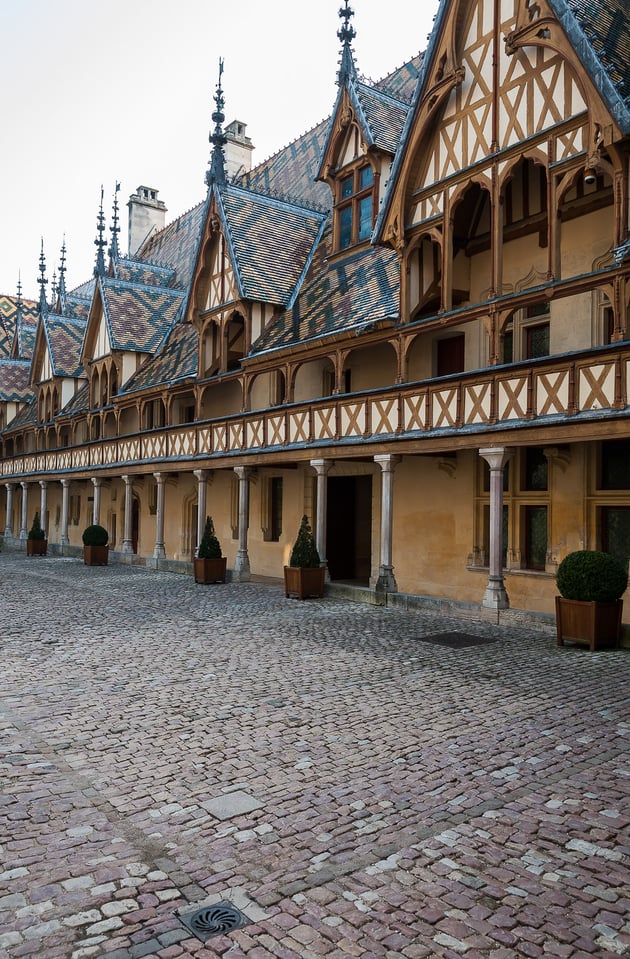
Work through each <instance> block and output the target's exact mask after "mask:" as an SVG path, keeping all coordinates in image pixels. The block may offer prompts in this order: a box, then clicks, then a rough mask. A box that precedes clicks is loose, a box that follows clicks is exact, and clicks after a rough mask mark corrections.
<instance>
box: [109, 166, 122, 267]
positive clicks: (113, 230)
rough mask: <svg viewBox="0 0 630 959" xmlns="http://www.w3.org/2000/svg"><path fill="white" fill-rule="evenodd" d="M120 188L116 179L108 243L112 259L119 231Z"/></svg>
mask: <svg viewBox="0 0 630 959" xmlns="http://www.w3.org/2000/svg"><path fill="white" fill-rule="evenodd" d="M119 190H120V183H119V182H118V180H117V181H116V189H115V190H114V203H113V206H112V210H113V211H114V218H113V220H112V225H111V226H110V228H109V230H110V233H111V235H112V239H111V243H110V245H109V255H110V256H111V258H112V259H113V260H114V259H116V258H117V257H118V255H119V253H118V234H119V233H120V226H119V225H118V191H119Z"/></svg>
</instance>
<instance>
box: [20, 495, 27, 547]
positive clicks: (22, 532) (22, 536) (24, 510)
mask: <svg viewBox="0 0 630 959" xmlns="http://www.w3.org/2000/svg"><path fill="white" fill-rule="evenodd" d="M20 486H21V487H22V521H21V523H20V539H28V483H20Z"/></svg>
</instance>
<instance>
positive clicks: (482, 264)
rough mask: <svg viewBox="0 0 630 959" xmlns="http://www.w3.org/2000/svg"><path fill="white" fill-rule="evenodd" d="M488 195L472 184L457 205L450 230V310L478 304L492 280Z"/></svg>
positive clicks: (477, 185) (489, 204) (490, 214)
mask: <svg viewBox="0 0 630 959" xmlns="http://www.w3.org/2000/svg"><path fill="white" fill-rule="evenodd" d="M491 227H492V213H491V203H490V194H489V193H488V191H487V190H486V189H484V188H483V187H482V186H480V185H479V184H478V183H472V184H471V185H470V186H469V187H468V188H467V189H466V190H465V191H464V193H463V194H462V195H461V197H460V198H459V200H458V201H457V203H456V206H455V210H454V215H453V230H452V257H453V268H452V288H451V306H452V307H457V306H461V305H462V304H464V303H469V302H472V303H478V302H480V301H481V300H482V299H483V294H484V293H485V294H486V296H487V292H486V291H487V290H488V289H489V288H490V285H491V277H492V252H491Z"/></svg>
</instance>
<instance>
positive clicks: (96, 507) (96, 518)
mask: <svg viewBox="0 0 630 959" xmlns="http://www.w3.org/2000/svg"><path fill="white" fill-rule="evenodd" d="M102 482H103V480H102V479H100V478H99V477H97V476H93V477H92V486H93V487H94V501H93V503H92V523H93V525H94V526H100V525H101V485H102Z"/></svg>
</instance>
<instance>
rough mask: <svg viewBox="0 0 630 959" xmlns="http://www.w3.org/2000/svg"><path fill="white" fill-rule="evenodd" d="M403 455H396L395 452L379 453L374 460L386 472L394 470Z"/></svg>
mask: <svg viewBox="0 0 630 959" xmlns="http://www.w3.org/2000/svg"><path fill="white" fill-rule="evenodd" d="M401 459H402V456H396V455H395V454H393V453H377V455H376V456H375V457H374V462H375V463H377V464H378V465H379V466H380V468H381V469H382V470H383V472H384V473H387V472H389V471H390V470H394V469H395V468H396V467H397V466H398V464H399V463H400V461H401Z"/></svg>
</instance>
